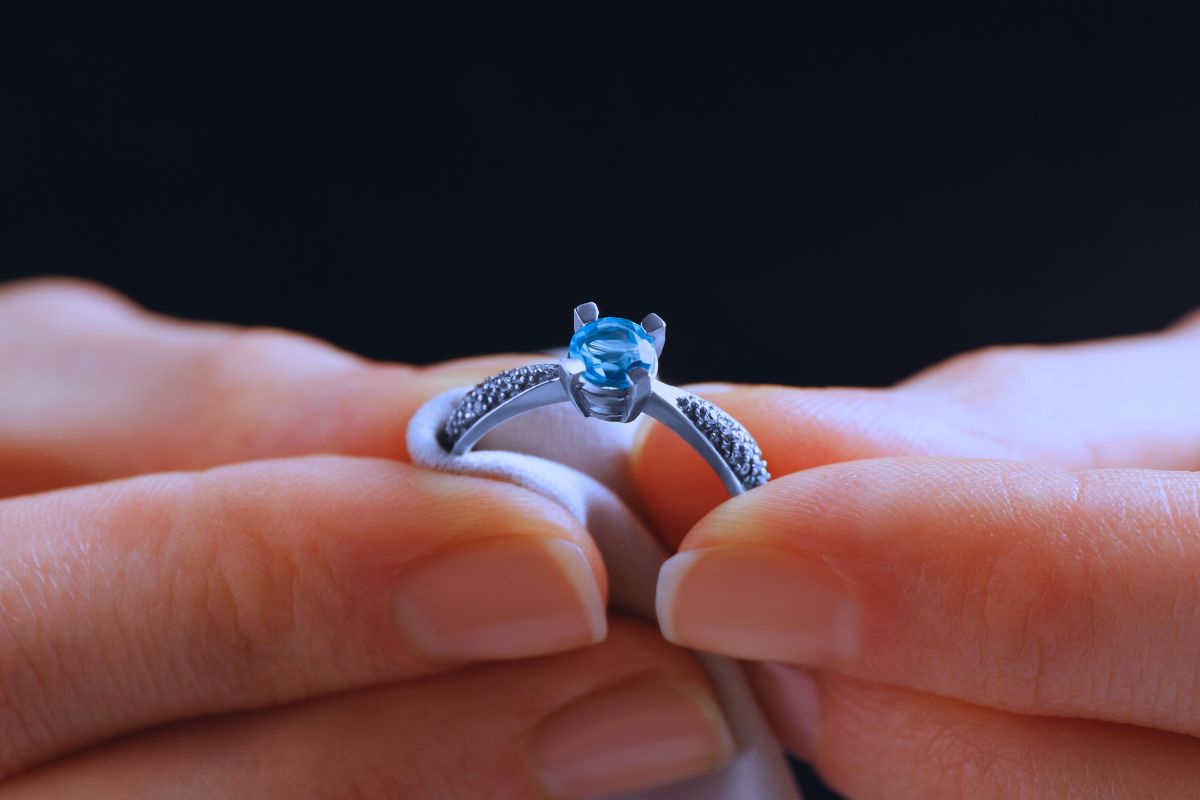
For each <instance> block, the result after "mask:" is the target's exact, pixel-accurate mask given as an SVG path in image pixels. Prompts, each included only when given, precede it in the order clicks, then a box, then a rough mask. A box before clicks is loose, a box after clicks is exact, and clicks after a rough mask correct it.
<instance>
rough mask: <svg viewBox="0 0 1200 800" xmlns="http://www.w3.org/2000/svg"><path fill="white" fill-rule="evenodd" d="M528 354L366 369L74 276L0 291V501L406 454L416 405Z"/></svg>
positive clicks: (308, 342)
mask: <svg viewBox="0 0 1200 800" xmlns="http://www.w3.org/2000/svg"><path fill="white" fill-rule="evenodd" d="M531 358H533V357H531V356H500V357H490V358H485V359H473V360H471V361H467V362H454V363H450V364H445V365H438V366H435V367H430V368H415V367H408V366H401V365H383V364H373V363H370V362H368V361H365V360H363V359H360V358H357V357H354V356H352V355H350V354H348V353H344V352H341V351H339V350H336V349H335V348H333V347H330V346H329V345H326V344H323V343H321V342H318V341H316V340H313V339H309V338H308V337H304V336H300V335H298V334H293V333H287V332H284V331H277V330H266V329H249V330H247V329H241V328H236V327H233V326H229V325H215V324H199V323H190V322H186V323H185V322H180V321H177V320H171V319H168V318H166V317H160V316H157V315H154V314H150V313H147V312H145V311H142V310H140V309H138V308H137V307H135V306H134V305H132V304H131V303H130V302H128V301H127V300H125V299H123V298H121V297H120V296H118V295H115V294H114V293H112V292H109V291H107V290H104V289H101V288H98V287H94V286H91V285H89V284H83V283H80V282H73V281H72V282H62V281H36V282H32V283H25V284H17V285H15V286H12V287H9V288H7V289H5V290H4V291H0V374H3V375H4V380H3V381H0V496H4V495H15V494H22V493H30V492H35V491H44V490H47V489H54V488H60V487H63V486H70V485H77V484H82V483H91V482H96V481H101V480H109V479H112V478H119V477H127V476H130V475H136V474H145V473H150V472H160V471H165V470H172V469H202V468H206V467H211V466H215V465H218V464H227V463H233V462H237V461H248V460H253V459H261V458H273V457H280V456H289V455H303V454H308V453H341V454H345V455H365V456H379V457H387V458H404V457H406V451H405V444H404V439H405V436H404V434H405V429H406V427H407V425H408V420H409V418H410V417H411V416H412V414H413V412H415V410H416V409H417V408H418V407H419V406H420V405H421V403H423V402H424V401H425V400H426V399H428V398H429V397H432V396H433V395H435V394H438V393H439V392H441V391H444V390H445V389H448V388H451V387H453V386H458V385H463V384H469V383H472V382H474V381H476V380H478V379H480V378H482V377H484V376H486V375H488V374H492V373H494V372H497V371H499V370H501V369H504V368H506V367H510V366H514V365H515V364H518V363H527V362H528V361H529V360H531Z"/></svg>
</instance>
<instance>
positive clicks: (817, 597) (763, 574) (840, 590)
mask: <svg viewBox="0 0 1200 800" xmlns="http://www.w3.org/2000/svg"><path fill="white" fill-rule="evenodd" d="M657 605H658V623H659V626H660V627H661V628H662V631H663V635H664V636H666V637H667V639H669V640H671V641H672V642H676V643H678V644H682V645H686V646H688V647H694V648H697V649H700V650H707V651H710V652H714V653H722V654H724V655H728V656H734V657H736V658H746V659H752V660H755V661H784V662H789V663H793V664H826V663H830V662H837V661H843V660H846V659H849V658H851V657H852V656H853V655H854V654H855V653H856V652H857V650H858V614H857V609H856V607H855V603H854V599H853V598H852V597H851V596H850V591H849V588H848V587H847V586H846V583H845V581H843V580H842V579H841V578H840V577H839V576H837V575H836V574H834V572H833V571H832V570H831V569H829V568H828V567H826V566H825V565H824V564H821V563H820V562H818V561H816V560H814V559H813V558H812V557H810V556H805V555H803V554H799V553H794V552H792V551H790V550H785V549H783V548H776V547H750V546H744V545H730V546H723V547H711V548H705V549H700V550H689V551H687V552H683V553H679V554H678V555H675V556H672V557H671V558H669V559H668V560H667V562H666V563H665V564H663V566H662V570H661V571H660V572H659V575H658V597H657Z"/></svg>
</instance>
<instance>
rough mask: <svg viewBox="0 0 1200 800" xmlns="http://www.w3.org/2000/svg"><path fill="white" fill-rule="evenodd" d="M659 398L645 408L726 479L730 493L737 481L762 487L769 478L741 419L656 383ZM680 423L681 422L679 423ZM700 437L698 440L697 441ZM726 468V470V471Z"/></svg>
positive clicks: (744, 485)
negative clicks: (717, 460) (707, 458)
mask: <svg viewBox="0 0 1200 800" xmlns="http://www.w3.org/2000/svg"><path fill="white" fill-rule="evenodd" d="M655 395H656V399H657V400H658V402H657V403H655V404H653V407H647V409H646V411H647V413H649V414H650V415H651V416H653V417H655V418H656V419H658V420H659V421H660V422H662V423H664V424H666V425H667V426H668V427H671V428H672V429H673V430H674V431H675V432H676V433H677V434H679V435H680V436H682V437H683V438H684V439H687V440H688V441H689V443H691V444H692V446H693V447H695V448H696V449H697V450H699V451H700V452H701V454H702V455H707V456H715V457H716V459H719V462H720V466H722V467H724V469H720V467H718V464H717V463H715V462H714V460H713V458H712V457H709V463H710V464H712V466H713V467H714V468H715V469H717V471H718V473H719V474H721V476H722V478H724V479H725V483H726V487H727V488H729V489H730V492H731V493H734V494H737V493H738V492H734V491H733V486H732V485H731V484H733V483H734V481H736V484H737V485H738V486H739V487H740V489H741V491H746V490H749V489H753V488H754V487H756V486H761V485H762V484H764V483H766V482H767V481H769V480H770V479H771V473H770V472H768V471H767V462H766V460H765V459H764V458H763V452H762V448H761V447H759V445H758V442H757V441H755V439H754V437H753V436H752V435H751V434H750V432H749V431H748V430H746V428H745V426H743V425H742V424H741V423H740V422H738V421H737V420H736V419H734V418H733V417H731V416H729V415H728V414H726V413H725V412H724V411H722V410H721V409H720V408H718V407H717V406H716V405H714V404H713V403H710V402H709V401H707V400H705V399H704V398H702V397H697V396H696V395H694V394H690V393H688V392H685V391H683V390H682V389H677V388H675V387H673V386H666V385H664V384H659V386H656V387H655ZM681 423H682V424H681ZM698 439H699V440H698ZM726 471H727V472H726Z"/></svg>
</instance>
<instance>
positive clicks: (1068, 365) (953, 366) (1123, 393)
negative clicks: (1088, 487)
mask: <svg viewBox="0 0 1200 800" xmlns="http://www.w3.org/2000/svg"><path fill="white" fill-rule="evenodd" d="M1198 331H1200V325H1197V324H1194V323H1193V324H1184V325H1181V326H1176V327H1175V328H1172V329H1169V330H1166V331H1163V332H1161V333H1153V334H1147V335H1143V336H1130V337H1123V338H1117V339H1109V340H1102V341H1097V342H1084V343H1081V344H1072V345H1060V346H1053V347H1030V346H1026V347H997V348H990V349H986V350H981V351H977V352H973V353H968V354H965V355H962V356H958V357H956V358H953V359H950V360H949V361H947V362H945V363H943V364H940V365H938V366H935V367H933V368H931V369H929V370H926V371H925V372H922V373H920V374H918V375H916V376H914V377H913V378H910V379H909V380H907V381H905V382H903V383H901V384H899V385H898V386H895V387H893V388H890V389H846V388H829V389H793V388H789V387H782V386H741V387H732V386H707V387H703V388H701V389H700V392H699V393H700V394H703V395H705V396H706V397H708V398H709V399H711V400H712V401H713V402H714V403H716V404H717V405H718V406H720V407H721V408H722V409H724V410H725V411H726V412H727V413H729V414H731V415H732V416H733V417H734V418H735V419H737V420H739V421H740V422H741V423H742V424H743V425H745V426H746V428H747V429H749V430H750V432H751V433H752V434H754V437H755V439H757V440H758V443H759V445H761V447H762V450H763V454H764V456H765V457H766V459H767V462H768V465H769V467H770V470H771V474H772V475H775V476H776V477H779V476H782V475H786V474H788V473H791V472H799V471H801V470H805V469H810V468H812V467H817V466H821V465H823V464H830V463H834V462H840V461H853V460H856V459H863V458H876V457H880V456H905V455H939V456H966V457H972V458H1001V459H1008V460H1017V461H1030V462H1034V463H1039V464H1045V465H1048V466H1057V467H1062V468H1064V469H1071V470H1082V469H1103V468H1110V467H1143V468H1148V469H1194V468H1196V467H1197V466H1198V465H1200V406H1197V404H1196V403H1195V398H1196V397H1197V396H1200V370H1197V369H1196V367H1195V365H1196V364H1197V363H1200V335H1198ZM634 472H635V476H636V479H637V483H638V485H639V486H640V487H641V490H642V493H643V495H644V496H645V497H647V498H653V502H648V503H647V507H648V509H649V511H650V513H651V515H652V516H653V517H654V522H655V523H656V526H657V527H658V529H659V530H660V532H662V534H663V535H664V538H666V539H667V540H668V541H669V542H671V543H678V542H679V541H680V540H681V539H682V538H683V535H684V534H685V533H686V532H687V530H688V529H689V528H691V526H692V525H694V524H695V523H696V522H697V521H699V519H700V518H701V517H702V516H704V514H705V513H707V512H708V511H709V510H710V509H712V508H713V507H715V506H716V505H718V504H719V503H721V502H722V501H723V500H725V498H726V495H725V493H724V492H723V491H722V490H721V487H720V484H719V483H718V482H717V481H715V480H714V479H713V478H712V476H710V475H708V474H707V470H706V468H705V466H704V464H703V462H702V461H701V460H700V459H699V458H698V457H696V456H695V454H694V453H692V452H691V451H690V450H689V449H688V448H687V447H686V446H685V445H683V444H682V443H681V442H679V441H677V440H675V438H674V437H673V436H672V435H671V434H670V433H669V432H667V431H665V430H663V429H662V428H661V426H657V425H655V426H651V428H650V429H649V430H648V432H647V435H646V436H645V437H644V439H643V441H642V444H641V446H640V448H639V450H638V451H637V452H635V454H634Z"/></svg>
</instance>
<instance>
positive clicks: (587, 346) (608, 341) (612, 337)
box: [567, 317, 658, 389]
mask: <svg viewBox="0 0 1200 800" xmlns="http://www.w3.org/2000/svg"><path fill="white" fill-rule="evenodd" d="M567 353H568V355H569V356H570V357H571V358H577V359H579V360H580V361H582V362H583V379H584V380H585V381H587V382H588V383H590V384H592V385H593V386H606V387H610V388H614V389H625V388H628V387H629V384H630V381H629V371H630V370H632V369H635V368H637V367H641V368H642V369H644V370H646V371H647V372H649V373H650V374H651V375H654V374H655V372H656V371H657V367H658V353H657V352H655V350H654V339H653V338H652V337H651V336H650V334H648V333H646V331H645V329H644V328H642V326H641V325H638V324H637V323H636V322H632V321H630V320H627V319H621V318H620V317H601V318H600V319H597V320H593V321H592V322H589V323H588V324H586V325H584V326H583V327H582V328H580V329H579V330H577V331H575V335H574V336H572V337H571V346H570V347H569V348H568V351H567Z"/></svg>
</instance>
